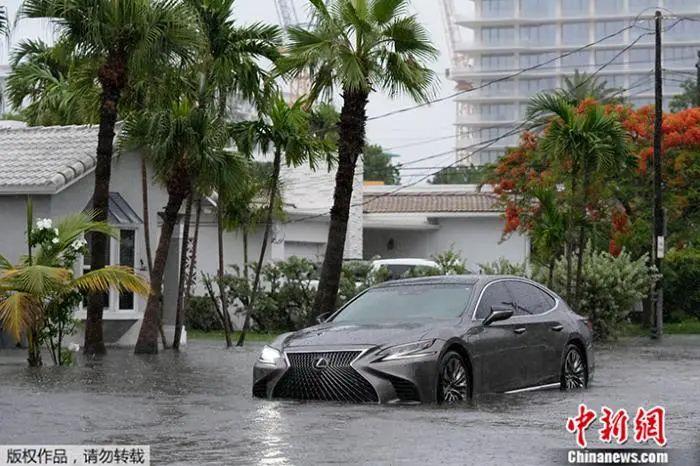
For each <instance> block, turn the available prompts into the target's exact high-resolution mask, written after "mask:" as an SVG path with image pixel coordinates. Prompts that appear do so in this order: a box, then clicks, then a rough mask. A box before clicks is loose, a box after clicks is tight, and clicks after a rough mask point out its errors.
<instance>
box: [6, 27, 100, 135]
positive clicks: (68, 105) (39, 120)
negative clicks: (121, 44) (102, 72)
mask: <svg viewBox="0 0 700 466" xmlns="http://www.w3.org/2000/svg"><path fill="white" fill-rule="evenodd" d="M10 65H11V67H12V70H11V71H10V74H9V76H8V77H7V95H8V98H9V101H10V104H11V105H12V107H14V108H15V109H17V110H18V111H19V113H20V114H21V115H22V117H23V119H24V121H26V122H27V124H29V125H30V126H37V125H42V126H51V125H73V124H87V123H95V122H97V121H98V119H99V115H98V102H99V95H100V90H99V87H98V86H97V85H96V83H95V82H94V80H93V79H92V77H93V76H94V74H95V72H96V66H95V62H94V61H91V60H89V59H84V58H79V57H77V56H76V55H75V54H73V51H72V50H71V48H70V47H69V46H68V44H66V43H65V42H64V43H58V44H56V45H53V46H49V45H48V44H46V43H45V42H43V41H41V40H25V41H22V42H21V43H20V44H19V45H17V46H16V47H15V48H14V49H13V53H12V56H11V60H10Z"/></svg>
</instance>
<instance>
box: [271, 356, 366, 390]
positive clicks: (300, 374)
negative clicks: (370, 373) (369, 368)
mask: <svg viewBox="0 0 700 466" xmlns="http://www.w3.org/2000/svg"><path fill="white" fill-rule="evenodd" d="M360 353H361V352H360V351H329V352H316V353H287V359H288V360H289V368H288V369H287V371H286V372H285V373H284V375H283V376H282V378H281V379H280V380H279V382H277V385H276V386H275V389H274V391H273V397H275V398H293V399H297V400H324V401H349V402H356V403H365V402H377V401H378V398H377V392H376V391H375V390H374V387H372V385H371V384H370V383H369V382H368V381H367V380H366V379H365V378H364V377H362V376H361V375H360V373H359V372H357V371H356V370H355V369H354V368H353V367H352V366H350V363H351V362H352V361H354V360H355V358H357V357H358V356H359V355H360ZM320 359H325V361H326V363H327V364H326V365H325V367H321V368H318V367H315V364H316V363H317V361H319V360H320Z"/></svg>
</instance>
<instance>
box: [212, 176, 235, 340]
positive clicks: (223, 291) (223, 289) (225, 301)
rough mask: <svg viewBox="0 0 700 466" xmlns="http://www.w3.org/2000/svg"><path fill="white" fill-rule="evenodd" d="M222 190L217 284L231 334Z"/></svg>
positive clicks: (218, 235)
mask: <svg viewBox="0 0 700 466" xmlns="http://www.w3.org/2000/svg"><path fill="white" fill-rule="evenodd" d="M221 192H222V191H221V190H220V191H219V205H218V206H217V209H216V237H217V241H218V243H219V270H218V271H217V277H216V278H217V280H216V281H217V282H219V299H220V300H221V312H222V315H223V316H224V325H225V326H226V327H228V331H229V332H233V324H232V323H231V316H230V315H229V313H228V298H227V297H226V284H225V283H224V275H225V274H224V262H225V261H224V213H223V209H222V208H221V201H222V200H221ZM231 346H232V343H231V340H230V339H227V340H226V347H227V348H230V347H231Z"/></svg>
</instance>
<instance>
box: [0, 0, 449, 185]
mask: <svg viewBox="0 0 700 466" xmlns="http://www.w3.org/2000/svg"><path fill="white" fill-rule="evenodd" d="M293 1H294V5H295V8H296V10H297V14H298V16H299V17H300V18H302V17H304V16H305V15H306V13H307V11H308V2H307V1H306V0H293ZM2 3H4V4H6V5H7V6H8V7H9V10H10V14H11V15H13V13H14V11H15V10H16V8H17V6H18V5H19V4H20V1H19V0H0V4H2ZM440 5H441V2H440V1H439V0H412V8H413V9H414V11H415V13H416V14H417V15H418V17H419V19H420V21H421V22H423V24H424V25H425V26H426V27H427V28H428V30H429V31H430V33H431V38H432V40H433V42H434V43H435V45H436V46H437V47H438V48H439V49H440V51H441V54H440V57H439V58H438V60H437V62H436V63H435V64H434V65H433V69H434V70H435V73H436V74H437V75H438V77H439V79H440V88H439V90H438V95H446V94H449V93H451V92H452V90H453V87H454V82H452V81H450V80H448V79H446V78H445V69H446V68H448V67H449V57H448V52H447V44H446V40H447V34H446V32H445V31H444V27H443V20H442V11H441V6H440ZM234 15H235V17H236V19H237V20H238V21H240V22H241V23H243V24H246V23H252V22H256V21H265V22H270V23H274V24H279V19H278V17H277V10H276V8H275V1H274V0H236V7H235V11H234ZM48 29H49V28H47V27H46V26H45V25H43V24H42V22H41V21H36V20H33V21H31V22H27V23H23V24H20V26H19V27H18V28H17V29H16V30H15V32H14V34H13V40H14V41H17V40H19V39H21V38H24V37H44V38H47V37H49V36H50V31H48ZM6 56H7V50H3V51H2V52H0V63H5V62H6ZM410 105H412V102H411V100H410V99H408V98H398V99H394V100H392V99H389V98H388V97H387V96H385V95H382V94H380V93H375V94H372V95H371V96H370V103H369V109H368V115H369V116H373V115H379V114H383V113H386V112H389V111H392V110H396V109H400V108H404V107H407V106H410ZM454 120H455V104H454V103H453V102H452V101H446V102H442V103H437V104H434V105H432V106H429V107H424V108H421V109H417V110H412V111H410V112H406V113H401V114H397V115H394V116H391V117H387V118H382V119H379V120H376V121H370V122H369V123H368V127H367V137H368V140H369V142H371V143H375V144H381V145H382V146H384V147H385V148H386V149H391V150H390V152H392V153H395V154H397V155H399V157H398V159H397V160H396V161H397V162H399V163H406V162H409V161H412V160H415V159H418V158H421V157H425V156H428V155H431V154H437V153H441V152H445V151H449V150H451V149H453V147H454V139H453V138H451V137H449V136H452V135H454ZM439 137H446V139H443V140H440V141H435V142H429V143H425V144H419V143H421V142H424V141H426V140H429V139H435V138H439ZM407 144H409V145H412V146H410V147H401V146H405V145H407ZM454 160H455V156H454V155H453V154H448V155H445V156H442V157H439V158H436V159H432V160H428V161H425V162H423V163H417V164H415V165H411V166H412V167H420V166H443V165H447V164H450V163H452V162H453V161H454ZM432 171H434V170H428V169H426V170H406V171H403V172H402V177H403V181H404V182H410V181H416V180H417V179H418V178H419V177H422V176H424V175H425V174H427V173H429V172H432Z"/></svg>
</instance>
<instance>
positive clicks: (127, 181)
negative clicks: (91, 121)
mask: <svg viewBox="0 0 700 466" xmlns="http://www.w3.org/2000/svg"><path fill="white" fill-rule="evenodd" d="M3 126H5V127H3ZM6 126H8V125H0V167H2V168H1V169H0V254H3V255H4V256H5V257H6V258H7V259H8V260H10V261H12V262H14V261H17V260H18V259H19V258H20V256H21V255H22V254H24V251H25V250H26V239H25V230H26V220H25V219H26V215H25V208H26V202H27V199H28V198H31V199H32V203H33V206H34V216H35V217H36V218H53V219H58V218H60V217H62V216H64V215H66V214H69V213H74V212H79V211H82V210H85V209H87V208H89V207H90V206H91V196H92V192H93V187H94V169H95V151H96V145H97V131H98V128H97V127H96V126H57V127H32V128H17V127H6ZM9 126H16V125H9ZM360 171H361V169H360ZM334 177H335V174H334V172H332V171H331V172H329V171H328V170H327V169H326V168H319V169H318V170H316V171H312V170H311V169H310V168H308V167H284V168H283V169H282V172H281V178H282V189H283V196H284V199H285V208H284V210H285V214H286V215H285V218H284V219H283V220H280V221H278V222H276V223H275V226H274V229H273V235H272V241H271V244H270V245H269V247H268V251H269V252H268V254H267V257H268V259H269V260H283V259H285V258H288V257H290V256H292V255H298V256H304V257H308V258H309V259H312V260H318V259H320V258H321V256H322V254H323V251H324V250H325V244H326V239H327V235H328V215H327V213H328V211H329V210H330V206H331V200H332V193H333V183H334ZM356 187H357V193H356V197H355V199H353V204H354V205H355V207H353V209H352V212H351V220H350V224H349V230H348V241H347V244H346V246H347V247H346V257H348V258H353V259H358V258H361V255H362V208H361V201H362V189H361V188H362V182H361V180H360V178H359V177H358V179H357V180H356ZM110 191H111V194H110V202H109V223H110V224H112V225H113V226H115V227H116V228H118V229H119V231H120V235H119V236H120V237H119V239H112V240H111V244H110V257H109V262H110V263H111V264H121V265H129V266H132V267H134V268H135V270H136V271H137V272H139V273H142V274H144V275H146V274H147V267H146V263H147V261H146V253H145V235H144V228H143V226H144V220H143V214H142V213H143V202H142V200H143V196H142V188H141V156H140V154H138V153H134V152H125V153H122V154H115V156H114V158H113V161H112V180H111V184H110ZM148 195H149V208H150V218H149V224H150V231H151V244H152V248H153V250H154V251H155V248H156V245H157V242H158V237H159V217H158V215H157V213H158V212H160V211H161V210H162V209H163V208H164V206H165V203H166V201H167V193H166V192H165V190H164V189H163V188H162V187H161V186H160V185H159V184H158V183H156V182H154V181H150V182H149V183H148ZM215 207H216V204H215V202H213V203H208V204H206V205H205V208H204V209H203V210H204V212H203V216H202V226H201V230H200V238H199V247H198V260H197V266H198V270H200V271H203V272H205V273H208V274H215V273H216V270H217V268H218V255H217V254H218V251H217V240H216V224H215V217H216V215H215V210H214V209H215ZM181 235H182V222H181V224H180V226H179V228H177V229H176V231H175V234H174V237H173V240H172V241H171V245H170V253H169V258H168V262H167V266H166V272H165V277H164V290H163V291H164V296H163V302H164V329H165V331H166V334H172V333H173V330H174V320H175V317H174V309H175V303H176V297H177V280H178V276H179V272H178V270H179V256H180V243H181V241H179V239H180V238H181ZM261 241H262V232H261V231H260V229H259V230H258V231H254V232H252V233H251V234H250V241H249V251H250V253H251V260H252V259H253V257H256V256H257V252H258V251H259V248H260V244H261ZM224 245H225V248H224V249H225V263H226V265H230V264H241V263H242V262H243V247H242V240H241V238H240V237H239V235H238V233H237V232H226V234H225V236H224ZM87 267H89V264H82V263H80V264H78V266H77V267H76V270H75V272H76V273H78V274H79V273H82V270H83V269H84V268H87ZM199 291H200V292H201V291H202V290H201V289H200V290H199ZM144 308H145V301H144V299H142V298H140V297H131V296H124V295H122V296H120V295H119V293H117V292H116V291H113V292H111V293H110V295H109V299H108V303H107V306H106V307H105V312H104V322H105V324H104V329H105V340H106V342H107V343H111V344H120V345H129V344H133V343H134V342H135V340H136V337H137V335H138V330H139V328H140V321H141V319H142V317H143V310H144ZM77 316H78V317H82V318H84V317H85V311H84V310H83V309H80V310H78V311H77Z"/></svg>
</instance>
